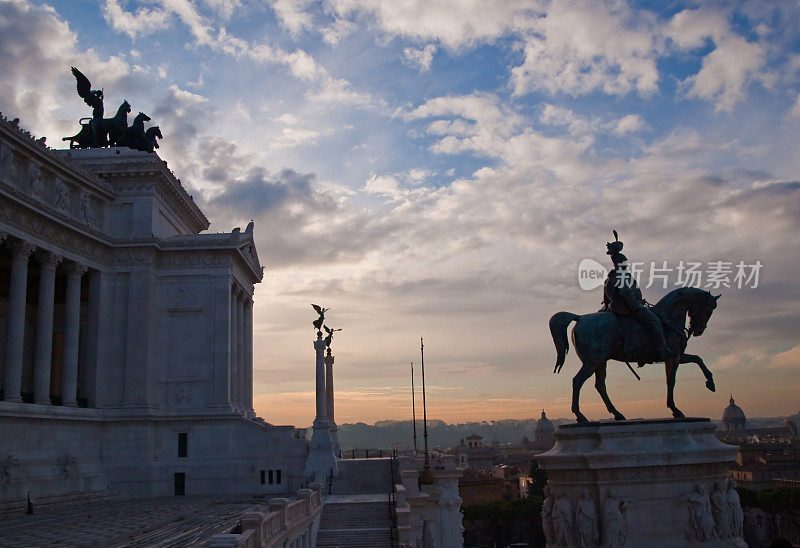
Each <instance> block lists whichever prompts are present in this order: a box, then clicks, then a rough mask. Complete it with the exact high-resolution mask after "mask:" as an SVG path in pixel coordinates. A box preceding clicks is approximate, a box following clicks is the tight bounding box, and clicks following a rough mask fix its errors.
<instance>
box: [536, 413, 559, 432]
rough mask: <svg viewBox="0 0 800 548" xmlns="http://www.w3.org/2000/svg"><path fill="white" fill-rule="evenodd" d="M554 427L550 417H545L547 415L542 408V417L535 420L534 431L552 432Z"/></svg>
mask: <svg viewBox="0 0 800 548" xmlns="http://www.w3.org/2000/svg"><path fill="white" fill-rule="evenodd" d="M554 430H555V427H554V426H553V423H552V422H550V419H548V418H547V415H545V413H544V409H542V418H541V419H539V420H538V421H536V431H537V432H542V433H545V432H553V431H554Z"/></svg>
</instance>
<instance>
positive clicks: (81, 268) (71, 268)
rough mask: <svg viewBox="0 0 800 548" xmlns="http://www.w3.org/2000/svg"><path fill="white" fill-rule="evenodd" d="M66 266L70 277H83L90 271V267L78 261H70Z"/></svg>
mask: <svg viewBox="0 0 800 548" xmlns="http://www.w3.org/2000/svg"><path fill="white" fill-rule="evenodd" d="M65 266H66V270H67V274H69V275H70V276H77V277H81V276H83V275H84V274H85V273H86V271H87V270H89V267H88V266H86V265H84V264H81V263H79V262H76V261H69V262H68V263H66V265H65Z"/></svg>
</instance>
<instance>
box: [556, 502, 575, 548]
mask: <svg viewBox="0 0 800 548" xmlns="http://www.w3.org/2000/svg"><path fill="white" fill-rule="evenodd" d="M553 528H554V529H555V537H556V544H563V545H564V546H572V545H573V541H572V503H571V502H570V501H569V499H568V498H567V497H558V498H556V499H555V501H554V502H553Z"/></svg>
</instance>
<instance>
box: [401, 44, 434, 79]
mask: <svg viewBox="0 0 800 548" xmlns="http://www.w3.org/2000/svg"><path fill="white" fill-rule="evenodd" d="M435 53H436V46H434V45H433V44H427V45H426V46H425V47H424V48H404V49H403V56H404V57H405V59H406V61H408V63H409V64H411V65H416V66H417V67H419V71H420V72H427V71H429V70H430V69H431V63H432V62H433V55H434V54H435Z"/></svg>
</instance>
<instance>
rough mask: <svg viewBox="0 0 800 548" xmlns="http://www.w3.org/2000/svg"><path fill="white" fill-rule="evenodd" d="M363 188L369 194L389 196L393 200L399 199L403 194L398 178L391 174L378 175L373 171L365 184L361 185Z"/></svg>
mask: <svg viewBox="0 0 800 548" xmlns="http://www.w3.org/2000/svg"><path fill="white" fill-rule="evenodd" d="M361 190H362V191H364V192H366V193H367V194H377V195H379V196H387V197H389V198H391V199H392V200H398V199H400V198H401V197H402V196H403V192H402V191H401V190H400V185H399V183H398V181H397V179H396V178H395V177H392V176H391V175H376V174H374V173H372V174H371V175H370V177H369V179H367V182H366V183H364V186H363V187H361Z"/></svg>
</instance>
